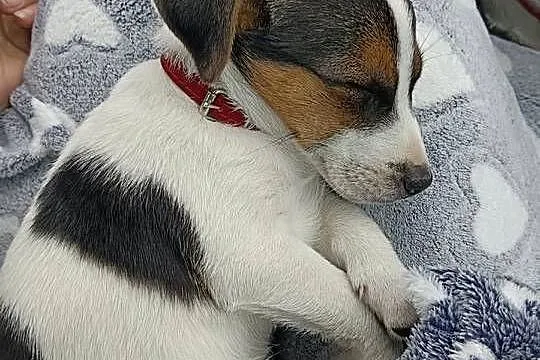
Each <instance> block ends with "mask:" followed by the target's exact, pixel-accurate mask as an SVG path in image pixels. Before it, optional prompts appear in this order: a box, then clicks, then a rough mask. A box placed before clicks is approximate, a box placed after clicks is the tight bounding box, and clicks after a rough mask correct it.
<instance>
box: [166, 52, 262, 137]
mask: <svg viewBox="0 0 540 360" xmlns="http://www.w3.org/2000/svg"><path fill="white" fill-rule="evenodd" d="M161 66H162V67H163V70H164V71H165V73H166V74H167V75H168V76H169V77H170V78H171V80H172V81H173V82H174V83H175V84H176V85H177V86H178V87H179V88H180V90H182V91H183V92H184V93H185V94H186V95H187V96H189V97H190V98H191V100H193V101H194V102H195V103H196V104H197V105H199V112H200V113H201V115H203V117H205V118H206V119H208V120H211V121H217V122H220V123H222V124H225V125H229V126H233V127H245V128H247V129H251V130H254V129H255V126H254V125H253V124H251V123H250V122H249V121H248V119H247V117H246V115H245V114H244V112H243V111H242V110H240V109H238V107H236V106H235V105H234V104H233V103H232V101H231V100H230V99H229V98H228V97H227V94H226V93H225V91H223V90H221V89H218V88H213V87H210V86H208V85H206V84H205V83H203V82H202V81H201V79H200V78H199V77H198V76H197V75H190V74H187V73H186V72H185V70H184V68H183V67H182V66H177V65H176V64H175V63H174V61H172V60H170V59H169V58H167V57H165V56H162V57H161Z"/></svg>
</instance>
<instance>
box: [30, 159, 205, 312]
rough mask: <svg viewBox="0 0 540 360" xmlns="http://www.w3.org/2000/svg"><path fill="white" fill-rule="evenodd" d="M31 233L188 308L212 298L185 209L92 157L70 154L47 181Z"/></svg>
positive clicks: (160, 190)
mask: <svg viewBox="0 0 540 360" xmlns="http://www.w3.org/2000/svg"><path fill="white" fill-rule="evenodd" d="M32 231H34V232H35V233H37V234H38V235H41V236H43V237H45V238H47V237H49V238H53V239H56V240H57V241H59V242H61V243H63V244H65V245H70V246H73V247H74V248H76V249H77V250H78V251H79V252H80V254H81V256H82V257H84V258H86V259H90V260H93V261H95V262H96V263H98V264H100V265H102V266H106V267H108V268H110V269H112V270H114V271H115V272H116V273H117V274H118V275H120V276H123V277H125V278H127V279H129V280H130V281H132V282H133V283H134V284H136V285H144V286H147V287H149V288H152V289H155V290H158V291H160V292H161V293H162V294H164V295H166V296H170V297H174V298H178V299H180V300H182V301H185V302H188V303H191V302H192V301H193V300H195V299H207V300H209V299H211V295H210V291H209V289H208V287H207V282H206V281H205V279H204V275H203V271H202V263H203V255H202V252H201V248H200V244H199V241H198V235H197V232H196V230H195V228H194V226H193V224H192V221H191V220H190V217H189V215H188V214H187V213H186V211H185V210H184V208H183V207H182V205H181V204H179V203H178V202H177V201H175V200H174V199H173V198H172V197H171V196H170V195H169V194H168V193H167V191H166V190H165V189H164V187H163V186H161V185H160V184H158V183H156V182H155V181H153V180H152V179H150V178H146V179H139V180H138V181H129V180H128V179H127V178H126V177H124V176H122V174H121V173H120V172H119V171H118V170H117V169H116V168H115V167H114V166H112V165H108V164H106V162H105V161H103V159H101V158H99V157H97V156H90V155H88V154H86V155H84V154H79V155H75V156H73V157H72V158H71V159H69V160H68V161H66V162H65V163H64V164H63V165H62V166H61V167H60V168H59V170H58V171H57V172H56V173H55V174H54V176H52V178H51V180H50V181H49V182H48V183H47V184H46V185H45V186H44V188H43V189H42V191H41V193H40V195H39V197H38V199H37V211H36V216H35V218H34V222H33V225H32ZM96 286H99V284H96Z"/></svg>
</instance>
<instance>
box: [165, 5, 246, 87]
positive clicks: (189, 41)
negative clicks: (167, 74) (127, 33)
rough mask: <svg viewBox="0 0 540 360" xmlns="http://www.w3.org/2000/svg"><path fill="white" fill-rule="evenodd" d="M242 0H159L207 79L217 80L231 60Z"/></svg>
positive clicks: (172, 28)
mask: <svg viewBox="0 0 540 360" xmlns="http://www.w3.org/2000/svg"><path fill="white" fill-rule="evenodd" d="M240 2H241V0H155V4H156V7H157V8H158V10H159V12H160V14H161V17H162V18H163V20H164V21H165V23H166V24H167V26H168V27H169V29H170V30H171V31H172V32H173V33H174V34H175V35H176V36H177V37H178V38H179V39H180V40H182V42H183V43H184V45H185V46H186V47H187V49H188V51H189V52H190V53H191V56H192V57H193V59H194V60H195V63H196V65H197V69H198V70H199V74H200V77H201V79H202V80H204V81H206V82H209V83H211V82H214V81H215V80H216V79H217V78H218V77H219V75H220V74H221V72H222V71H223V69H224V68H225V65H226V64H227V61H228V60H229V57H230V55H231V51H232V45H233V41H234V36H235V28H236V22H237V17H238V11H239V7H240Z"/></svg>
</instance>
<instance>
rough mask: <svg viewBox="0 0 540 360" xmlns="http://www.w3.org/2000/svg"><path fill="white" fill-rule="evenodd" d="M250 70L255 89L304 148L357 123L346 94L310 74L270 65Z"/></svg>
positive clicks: (261, 63) (265, 63) (261, 64)
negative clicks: (346, 100) (346, 101)
mask: <svg viewBox="0 0 540 360" xmlns="http://www.w3.org/2000/svg"><path fill="white" fill-rule="evenodd" d="M250 70H251V77H250V81H251V84H252V86H253V88H254V89H255V90H256V91H257V92H258V93H259V95H261V96H262V97H263V98H264V99H265V100H266V102H267V103H268V104H269V105H270V107H272V109H273V110H274V111H276V113H277V114H278V115H279V116H280V117H281V119H282V120H283V121H284V122H285V124H286V125H287V127H288V128H289V130H291V131H293V132H295V134H296V138H297V140H298V142H299V143H300V144H301V145H302V146H305V147H307V146H310V145H313V144H315V143H317V142H321V141H323V140H325V139H328V138H329V137H331V136H332V135H334V134H336V133H337V132H339V131H340V130H343V129H345V128H347V127H349V126H351V124H352V123H353V122H354V119H353V117H352V116H351V115H350V114H349V113H347V110H346V109H345V107H344V106H343V104H344V101H345V96H346V94H345V91H344V90H340V89H337V88H331V87H329V86H327V85H326V84H325V83H324V82H323V81H322V80H321V79H320V78H319V77H317V76H316V75H314V74H312V73H310V72H308V71H307V70H305V69H303V68H301V67H297V66H284V65H279V64H275V63H273V62H270V61H253V62H252V63H251V66H250Z"/></svg>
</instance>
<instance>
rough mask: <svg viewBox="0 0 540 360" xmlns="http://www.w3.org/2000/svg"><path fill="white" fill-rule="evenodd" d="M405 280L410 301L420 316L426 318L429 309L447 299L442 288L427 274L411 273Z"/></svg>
mask: <svg viewBox="0 0 540 360" xmlns="http://www.w3.org/2000/svg"><path fill="white" fill-rule="evenodd" d="M406 280H407V283H408V288H409V293H410V295H411V301H412V303H413V305H414V307H415V308H416V311H418V313H419V314H420V315H421V316H426V315H427V312H428V311H429V309H430V308H432V307H433V306H434V305H435V304H437V303H439V302H441V301H444V300H445V299H447V298H448V294H447V293H446V291H445V290H444V288H443V286H442V285H441V284H440V283H439V282H438V281H437V279H435V277H434V276H433V275H429V273H423V272H420V271H411V272H409V274H408V275H407V276H406Z"/></svg>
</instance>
